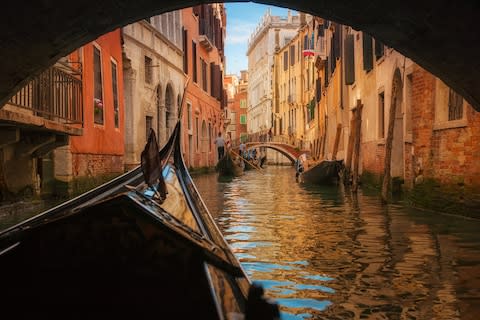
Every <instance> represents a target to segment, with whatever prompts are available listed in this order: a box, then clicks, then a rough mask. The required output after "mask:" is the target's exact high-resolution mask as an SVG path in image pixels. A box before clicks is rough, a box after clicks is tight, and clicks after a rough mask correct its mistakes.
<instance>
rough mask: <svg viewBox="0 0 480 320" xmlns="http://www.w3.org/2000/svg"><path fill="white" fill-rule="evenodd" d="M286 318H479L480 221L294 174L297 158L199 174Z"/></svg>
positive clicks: (236, 247)
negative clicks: (221, 175) (285, 163)
mask: <svg viewBox="0 0 480 320" xmlns="http://www.w3.org/2000/svg"><path fill="white" fill-rule="evenodd" d="M194 180H195V182H196V185H197V187H198V189H199V191H200V193H201V194H202V196H203V198H204V200H205V202H206V204H207V206H208V207H209V209H210V211H211V213H212V214H213V215H214V217H215V219H216V221H217V223H218V225H219V227H220V229H221V230H222V232H223V233H224V236H225V237H226V239H227V241H228V242H229V244H230V245H231V247H232V249H233V251H234V253H235V254H236V256H237V257H238V259H239V260H240V262H241V263H242V265H243V267H244V268H245V270H246V271H247V272H248V275H249V276H250V278H251V280H252V281H257V282H259V283H261V284H262V285H263V286H264V288H265V289H266V292H267V295H268V296H269V297H271V298H273V299H275V300H276V301H277V302H278V303H279V305H280V308H281V311H282V319H478V317H480V316H479V314H480V292H479V291H480V263H479V262H480V246H479V245H480V233H479V232H478V230H480V222H479V221H477V220H471V219H470V220H467V219H464V218H459V217H453V216H445V215H439V214H432V213H426V212H423V211H415V210H412V209H407V208H405V207H403V206H402V205H401V204H396V205H389V206H382V205H381V203H380V201H379V199H378V197H377V196H375V195H366V194H362V193H361V192H360V193H359V194H358V196H356V197H353V196H352V195H351V194H350V193H348V192H345V191H344V190H343V189H342V188H338V187H329V188H326V187H311V186H310V187H309V186H305V185H300V184H298V183H296V182H295V177H294V171H293V169H292V168H290V167H269V168H267V169H266V170H264V171H262V173H260V172H258V171H256V170H254V171H247V172H246V173H245V175H243V176H242V177H239V178H235V179H233V180H232V181H230V182H219V181H218V179H217V175H216V174H210V175H203V176H197V177H194Z"/></svg>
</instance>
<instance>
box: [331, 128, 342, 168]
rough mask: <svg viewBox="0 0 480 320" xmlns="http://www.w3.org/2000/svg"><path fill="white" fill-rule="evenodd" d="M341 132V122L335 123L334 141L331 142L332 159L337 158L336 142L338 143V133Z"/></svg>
mask: <svg viewBox="0 0 480 320" xmlns="http://www.w3.org/2000/svg"><path fill="white" fill-rule="evenodd" d="M341 133H342V124H341V123H339V124H337V132H336V134H335V142H334V144H333V153H332V160H337V152H338V144H339V143H340V134H341Z"/></svg>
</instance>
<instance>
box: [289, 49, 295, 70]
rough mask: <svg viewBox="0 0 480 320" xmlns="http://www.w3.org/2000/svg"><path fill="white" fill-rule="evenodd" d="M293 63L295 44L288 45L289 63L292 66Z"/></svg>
mask: <svg viewBox="0 0 480 320" xmlns="http://www.w3.org/2000/svg"><path fill="white" fill-rule="evenodd" d="M294 64H295V45H293V46H290V65H291V66H293V65H294Z"/></svg>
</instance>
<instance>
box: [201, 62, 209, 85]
mask: <svg viewBox="0 0 480 320" xmlns="http://www.w3.org/2000/svg"><path fill="white" fill-rule="evenodd" d="M200 67H201V76H202V89H203V91H207V90H208V82H207V63H206V62H205V60H203V59H201V58H200Z"/></svg>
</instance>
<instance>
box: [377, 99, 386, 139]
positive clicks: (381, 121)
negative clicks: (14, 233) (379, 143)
mask: <svg viewBox="0 0 480 320" xmlns="http://www.w3.org/2000/svg"><path fill="white" fill-rule="evenodd" d="M378 137H379V138H380V139H383V138H384V137H385V93H384V92H382V93H380V94H379V95H378Z"/></svg>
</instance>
